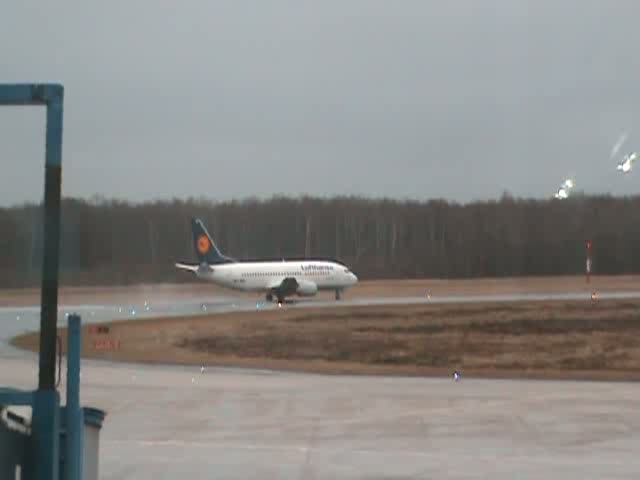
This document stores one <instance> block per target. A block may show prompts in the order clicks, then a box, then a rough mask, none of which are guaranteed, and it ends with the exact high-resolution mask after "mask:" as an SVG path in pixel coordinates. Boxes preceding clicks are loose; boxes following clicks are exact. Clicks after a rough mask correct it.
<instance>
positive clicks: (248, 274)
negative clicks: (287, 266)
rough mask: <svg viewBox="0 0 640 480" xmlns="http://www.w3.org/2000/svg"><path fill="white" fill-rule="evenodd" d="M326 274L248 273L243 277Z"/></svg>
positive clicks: (314, 273)
mask: <svg viewBox="0 0 640 480" xmlns="http://www.w3.org/2000/svg"><path fill="white" fill-rule="evenodd" d="M324 273H325V272H304V273H300V272H297V273H296V272H275V273H274V272H247V273H243V274H242V276H243V277H273V276H283V275H290V276H295V275H323V274H324Z"/></svg>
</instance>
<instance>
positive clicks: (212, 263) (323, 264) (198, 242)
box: [176, 218, 358, 303]
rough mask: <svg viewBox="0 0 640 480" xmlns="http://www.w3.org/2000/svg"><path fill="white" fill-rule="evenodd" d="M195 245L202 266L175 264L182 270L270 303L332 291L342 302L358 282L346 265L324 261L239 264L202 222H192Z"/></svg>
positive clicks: (197, 220) (195, 220) (251, 262)
mask: <svg viewBox="0 0 640 480" xmlns="http://www.w3.org/2000/svg"><path fill="white" fill-rule="evenodd" d="M191 230H192V232H193V244H194V248H195V251H196V255H197V256H198V260H199V262H200V263H198V264H189V263H182V262H180V263H176V267H177V268H179V269H181V270H186V271H189V272H192V273H194V274H195V275H196V277H198V278H201V279H203V280H208V281H211V282H213V283H216V284H218V285H221V286H223V287H227V288H231V289H235V290H243V291H248V292H263V293H265V295H266V299H267V300H268V301H272V300H273V299H274V298H276V299H277V300H278V302H279V303H282V302H283V301H284V299H285V297H288V296H293V295H297V296H300V297H310V296H313V295H315V294H316V293H318V291H320V290H332V291H334V292H335V294H336V300H339V299H340V297H341V295H342V292H343V291H344V290H345V289H346V288H348V287H351V286H353V285H355V284H356V283H357V281H358V277H356V276H355V274H354V273H353V272H351V271H350V270H349V268H347V267H346V266H345V265H342V264H340V263H338V262H333V261H325V260H311V259H310V260H300V261H297V260H296V261H293V260H282V261H250V262H240V261H236V260H234V259H232V258H229V257H226V256H224V255H223V254H222V253H220V250H218V247H216V245H215V243H214V242H213V240H212V239H211V236H210V235H209V232H207V229H206V228H205V226H204V224H203V223H202V221H201V220H200V219H197V218H194V219H192V220H191Z"/></svg>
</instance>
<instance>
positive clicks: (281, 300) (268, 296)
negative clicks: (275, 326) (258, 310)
mask: <svg viewBox="0 0 640 480" xmlns="http://www.w3.org/2000/svg"><path fill="white" fill-rule="evenodd" d="M265 298H266V299H267V302H273V293H267V294H266V295H265ZM277 300H278V303H280V304H283V303H284V297H281V296H278V297H277Z"/></svg>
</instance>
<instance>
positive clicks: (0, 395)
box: [0, 388, 33, 407]
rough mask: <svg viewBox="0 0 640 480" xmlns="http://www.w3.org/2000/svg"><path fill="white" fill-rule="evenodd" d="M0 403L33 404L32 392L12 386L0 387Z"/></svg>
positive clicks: (8, 404) (14, 404) (6, 404)
mask: <svg viewBox="0 0 640 480" xmlns="http://www.w3.org/2000/svg"><path fill="white" fill-rule="evenodd" d="M0 405H4V406H7V407H8V406H12V405H13V406H27V405H28V406H33V392H25V391H23V390H16V389H13V388H0Z"/></svg>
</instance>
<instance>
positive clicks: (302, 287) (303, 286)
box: [296, 280, 318, 297]
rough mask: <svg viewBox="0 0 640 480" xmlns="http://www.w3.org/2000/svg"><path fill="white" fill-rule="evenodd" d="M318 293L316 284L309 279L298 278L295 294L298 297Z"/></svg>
mask: <svg viewBox="0 0 640 480" xmlns="http://www.w3.org/2000/svg"><path fill="white" fill-rule="evenodd" d="M316 293H318V285H316V284H315V283H314V282H311V281H309V280H298V288H297V289H296V294H297V295H298V296H299V297H312V296H314V295H315V294H316Z"/></svg>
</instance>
